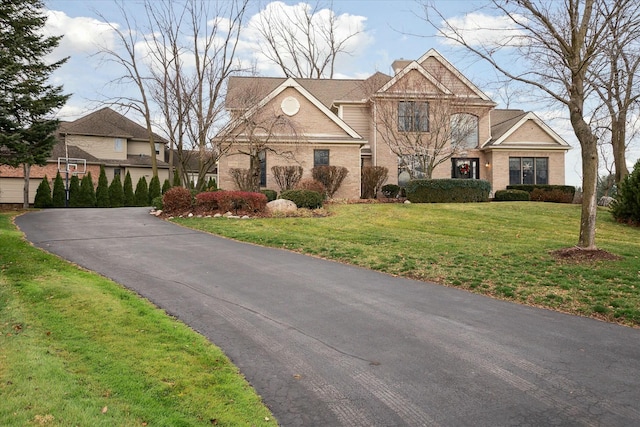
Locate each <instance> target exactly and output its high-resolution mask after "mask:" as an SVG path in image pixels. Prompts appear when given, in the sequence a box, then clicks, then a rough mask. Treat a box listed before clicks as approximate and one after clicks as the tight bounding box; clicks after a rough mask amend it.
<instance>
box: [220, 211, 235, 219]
mask: <svg viewBox="0 0 640 427" xmlns="http://www.w3.org/2000/svg"><path fill="white" fill-rule="evenodd" d="M222 216H224V217H226V218H229V217H231V216H233V214H232V213H231V212H227V213H225V214H224V215H222Z"/></svg>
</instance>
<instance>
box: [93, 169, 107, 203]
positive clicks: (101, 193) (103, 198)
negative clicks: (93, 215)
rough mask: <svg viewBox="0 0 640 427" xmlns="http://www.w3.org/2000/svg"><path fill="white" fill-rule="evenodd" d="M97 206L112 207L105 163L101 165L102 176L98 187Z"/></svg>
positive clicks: (99, 178)
mask: <svg viewBox="0 0 640 427" xmlns="http://www.w3.org/2000/svg"><path fill="white" fill-rule="evenodd" d="M96 206H97V207H99V208H109V207H111V202H110V200H109V180H107V173H106V172H105V170H104V165H100V176H99V177H98V187H97V188H96Z"/></svg>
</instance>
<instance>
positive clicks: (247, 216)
mask: <svg viewBox="0 0 640 427" xmlns="http://www.w3.org/2000/svg"><path fill="white" fill-rule="evenodd" d="M240 219H251V217H250V216H249V215H244V216H243V217H242V218H240Z"/></svg>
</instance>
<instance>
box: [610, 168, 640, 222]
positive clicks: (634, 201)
mask: <svg viewBox="0 0 640 427" xmlns="http://www.w3.org/2000/svg"><path fill="white" fill-rule="evenodd" d="M611 213H612V214H613V217H614V218H615V219H616V221H620V222H626V223H629V224H634V225H640V160H638V161H637V162H636V164H635V166H634V167H633V171H632V172H631V173H630V174H629V175H627V177H626V178H625V179H623V180H622V182H620V185H619V186H618V194H617V195H616V198H615V200H614V202H613V203H612V204H611Z"/></svg>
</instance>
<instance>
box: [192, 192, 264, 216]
mask: <svg viewBox="0 0 640 427" xmlns="http://www.w3.org/2000/svg"><path fill="white" fill-rule="evenodd" d="M196 206H197V207H199V208H202V209H204V210H207V211H215V210H220V211H225V212H228V211H234V212H238V211H246V212H253V213H255V212H263V211H264V210H265V208H266V207H267V196H265V195H264V194H262V193H254V192H249V191H206V192H203V193H199V194H197V195H196Z"/></svg>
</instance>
